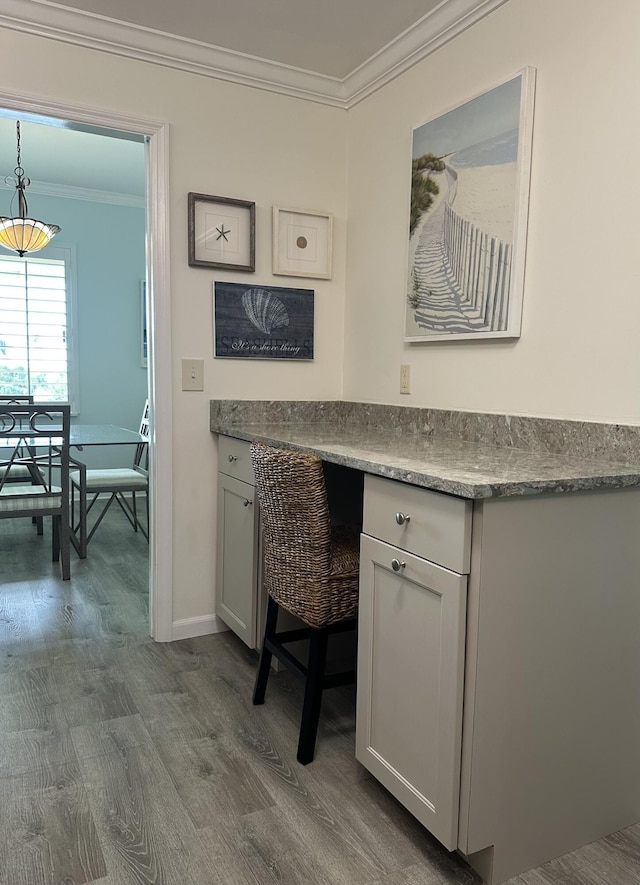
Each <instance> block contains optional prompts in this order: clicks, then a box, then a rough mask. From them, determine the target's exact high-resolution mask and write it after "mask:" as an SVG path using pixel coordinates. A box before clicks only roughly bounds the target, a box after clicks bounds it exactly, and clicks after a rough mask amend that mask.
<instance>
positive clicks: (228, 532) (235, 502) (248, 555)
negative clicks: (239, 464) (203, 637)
mask: <svg viewBox="0 0 640 885" xmlns="http://www.w3.org/2000/svg"><path fill="white" fill-rule="evenodd" d="M217 561H218V567H217V582H216V615H217V616H218V617H220V618H221V619H222V620H223V621H224V622H225V624H227V625H228V626H229V627H230V628H231V629H232V630H233V631H234V632H235V633H237V634H238V636H239V637H240V639H242V640H243V641H244V642H246V644H247V645H248V646H249V647H250V648H255V646H256V629H257V627H256V607H257V595H258V581H257V570H258V569H257V566H258V508H257V505H256V501H255V489H254V487H253V486H252V485H250V484H249V483H246V482H242V481H241V480H239V479H236V478H235V477H232V476H227V475H226V474H224V473H219V474H218V546H217Z"/></svg>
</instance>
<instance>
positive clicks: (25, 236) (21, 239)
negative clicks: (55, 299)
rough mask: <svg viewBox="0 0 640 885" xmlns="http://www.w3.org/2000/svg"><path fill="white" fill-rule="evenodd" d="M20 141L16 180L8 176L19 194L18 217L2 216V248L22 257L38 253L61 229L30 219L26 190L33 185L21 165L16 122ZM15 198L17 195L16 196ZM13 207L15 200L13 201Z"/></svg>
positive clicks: (0, 219) (0, 229) (0, 227)
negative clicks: (29, 253) (28, 253)
mask: <svg viewBox="0 0 640 885" xmlns="http://www.w3.org/2000/svg"><path fill="white" fill-rule="evenodd" d="M16 132H17V139H18V164H17V166H16V168H15V169H14V170H13V171H14V175H15V178H13V177H12V176H7V178H5V182H6V183H7V184H9V183H11V184H15V186H16V191H17V192H18V216H17V218H8V217H7V216H4V215H3V216H0V246H4V247H5V249H11V251H12V252H17V253H18V255H20V257H22V256H23V255H26V254H27V252H38V251H39V250H40V249H44V247H45V246H46V245H47V244H48V243H50V242H51V240H52V239H53V238H54V237H55V235H56V234H57V233H58V231H59V230H60V228H59V227H58V225H57V224H47V223H46V222H44V221H36V219H35V218H29V209H28V207H27V198H26V197H25V195H24V192H25V188H27V187H28V186H29V185H30V184H31V179H30V178H25V175H24V169H23V168H22V166H21V163H20V121H19V120H17V121H16ZM14 197H15V194H14ZM11 202H12V205H13V200H12V201H11Z"/></svg>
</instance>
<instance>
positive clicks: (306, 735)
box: [297, 628, 329, 765]
mask: <svg viewBox="0 0 640 885" xmlns="http://www.w3.org/2000/svg"><path fill="white" fill-rule="evenodd" d="M328 638H329V635H328V632H327V630H326V629H324V628H320V629H312V630H311V641H310V643H309V663H308V667H307V680H306V685H305V690H304V704H303V706H302V722H301V723H300V737H299V739H298V756H297V758H298V762H300V763H301V764H302V765H308V763H309V762H311V761H312V760H313V754H314V752H315V747H316V735H317V733H318V722H319V720H320V707H321V705H322V689H323V687H324V671H325V667H326V663H327V641H328Z"/></svg>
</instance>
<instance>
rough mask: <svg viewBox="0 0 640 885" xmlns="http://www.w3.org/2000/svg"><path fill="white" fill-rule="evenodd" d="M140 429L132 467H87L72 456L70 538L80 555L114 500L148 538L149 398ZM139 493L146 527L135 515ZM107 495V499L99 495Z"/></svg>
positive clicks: (84, 551)
mask: <svg viewBox="0 0 640 885" xmlns="http://www.w3.org/2000/svg"><path fill="white" fill-rule="evenodd" d="M139 433H140V437H141V439H140V442H139V443H138V444H137V445H136V449H135V453H134V457H133V464H132V466H131V467H100V468H92V469H87V466H86V464H84V463H83V462H82V461H79V460H78V459H77V458H75V457H72V458H71V464H72V466H73V467H75V468H76V469H75V470H72V471H71V474H70V482H71V527H72V534H71V541H72V543H73V545H74V547H75V548H76V550H77V552H78V555H79V556H80V558H81V559H85V558H86V556H87V546H88V544H89V541H90V540H91V539H92V538H93V536H94V535H95V533H96V531H97V529H98V526H99V525H100V523H101V522H102V520H103V519H104V517H105V516H106V514H107V512H108V510H109V508H110V507H111V505H112V504H113V502H114V501H115V502H116V503H117V504H118V505H119V507H120V509H121V510H122V512H123V513H124V515H125V516H126V517H127V519H128V520H129V522H130V523H131V525H132V526H133V530H134V531H135V532H137V531H138V529H139V530H140V531H141V532H142V534H143V535H144V537H145V538H146V539H147V541H148V540H149V400H147V401H146V402H145V405H144V409H143V410H142V418H141V419H140V428H139ZM141 493H142V494H144V496H145V503H146V516H147V519H146V528H145V525H144V524H143V523H142V522H141V521H140V517H139V515H138V505H137V498H136V495H139V494H141ZM107 495H108V497H107V499H106V500H105V499H104V497H101V496H107ZM127 495H129V497H127ZM76 500H77V507H78V516H77V518H76ZM98 501H100V504H102V505H103V506H102V509H101V510H100V512H99V514H98V517H97V519H96V521H95V522H94V524H93V526H92V528H91V530H90V531H89V529H88V522H89V520H88V517H89V513H90V512H91V510H92V509H93V507H94V505H95V504H96V502H98Z"/></svg>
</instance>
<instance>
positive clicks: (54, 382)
mask: <svg viewBox="0 0 640 885" xmlns="http://www.w3.org/2000/svg"><path fill="white" fill-rule="evenodd" d="M47 253H48V255H51V256H52V257H47V258H32V257H31V256H25V257H24V258H20V257H19V256H17V255H16V256H10V255H7V256H5V255H2V256H0V394H33V396H34V398H35V399H36V400H40V401H49V402H70V403H71V404H72V410H73V411H74V412H75V411H77V404H76V403H75V402H74V401H75V399H76V397H75V396H74V390H75V383H74V375H75V373H74V372H73V371H72V370H73V367H74V365H75V359H74V352H73V350H74V349H73V347H72V341H73V334H72V333H73V329H72V323H71V317H72V310H71V301H72V299H71V285H70V279H71V269H70V266H71V260H70V259H71V250H70V249H64V248H52V247H49V248H48V249H47Z"/></svg>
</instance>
